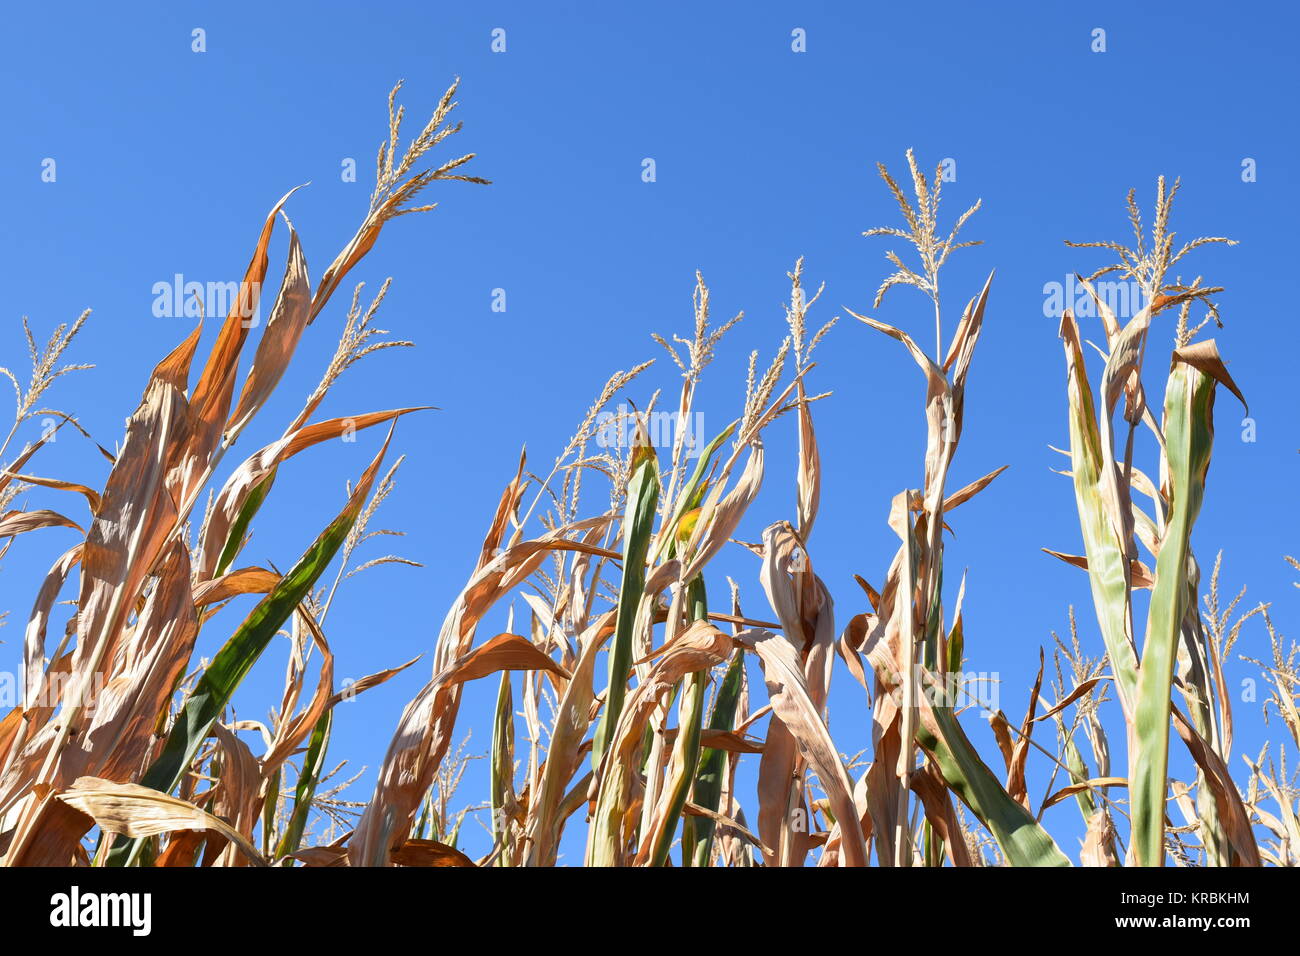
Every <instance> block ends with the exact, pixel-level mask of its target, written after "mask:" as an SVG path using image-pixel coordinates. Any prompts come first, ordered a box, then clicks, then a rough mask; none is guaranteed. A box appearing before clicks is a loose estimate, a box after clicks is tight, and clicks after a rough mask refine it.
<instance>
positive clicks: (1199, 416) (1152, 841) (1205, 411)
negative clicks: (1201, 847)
mask: <svg viewBox="0 0 1300 956" xmlns="http://www.w3.org/2000/svg"><path fill="white" fill-rule="evenodd" d="M1214 385H1215V381H1214V379H1213V378H1212V377H1211V376H1210V375H1207V374H1206V373H1205V372H1203V371H1202V370H1201V369H1199V368H1196V367H1195V366H1193V365H1191V364H1189V363H1187V362H1184V361H1181V360H1179V358H1178V355H1177V353H1175V360H1174V368H1173V371H1171V372H1170V374H1169V383H1168V385H1167V386H1166V389H1165V420H1164V432H1165V454H1166V458H1167V465H1168V476H1169V479H1168V480H1169V486H1170V499H1171V500H1170V507H1169V521H1168V525H1167V527H1166V530H1165V536H1164V539H1163V540H1162V541H1161V543H1160V554H1159V556H1158V557H1157V558H1156V571H1155V585H1154V586H1153V588H1152V590H1151V605H1150V608H1149V611H1148V614H1147V631H1146V642H1145V644H1144V645H1143V647H1142V666H1141V669H1140V672H1139V676H1138V688H1137V703H1136V707H1135V713H1134V733H1133V752H1132V755H1131V758H1130V770H1129V794H1130V799H1131V800H1132V813H1133V836H1132V847H1131V852H1132V855H1133V860H1134V862H1135V863H1137V864H1138V865H1139V866H1160V865H1162V864H1163V863H1164V857H1165V846H1164V835H1165V793H1166V789H1167V786H1168V781H1167V774H1168V769H1169V717H1170V701H1169V694H1170V687H1171V684H1172V682H1173V675H1174V661H1175V658H1176V656H1177V653H1178V641H1179V637H1180V634H1181V631H1182V622H1183V616H1184V614H1185V613H1186V611H1187V600H1188V596H1187V557H1188V550H1189V547H1190V543H1191V533H1192V525H1193V524H1194V523H1195V521H1196V516H1197V514H1198V513H1199V512H1200V509H1201V501H1202V499H1203V498H1204V496H1205V476H1206V472H1207V471H1208V470H1209V466H1210V453H1211V450H1212V448H1213V444H1214V413H1213V409H1214Z"/></svg>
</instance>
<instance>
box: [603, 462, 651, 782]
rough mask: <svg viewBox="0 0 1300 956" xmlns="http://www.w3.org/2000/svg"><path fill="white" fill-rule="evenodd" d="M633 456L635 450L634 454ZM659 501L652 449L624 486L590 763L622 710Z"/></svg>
mask: <svg viewBox="0 0 1300 956" xmlns="http://www.w3.org/2000/svg"><path fill="white" fill-rule="evenodd" d="M634 457H635V453H634ZM658 504H659V473H658V469H657V468H656V466H655V457H654V453H653V451H650V453H649V454H648V455H646V457H645V458H643V459H642V461H641V462H640V463H639V464H638V465H637V466H636V468H635V470H634V471H633V472H632V479H631V481H629V482H628V486H627V506H626V510H625V511H624V513H623V580H622V582H621V583H620V584H619V588H618V614H617V616H616V617H615V620H614V643H613V645H612V646H611V648H610V652H609V687H608V690H607V692H606V699H605V711H604V713H603V714H602V715H601V718H600V723H599V724H598V725H597V728H596V735H595V738H594V740H593V742H592V758H591V762H592V766H593V767H599V766H600V760H601V757H602V756H603V755H604V753H605V748H606V747H608V746H609V738H610V735H611V734H613V733H614V728H615V726H616V725H617V724H618V718H619V715H620V714H621V713H622V712H623V701H624V699H625V698H626V697H627V682H628V678H629V676H631V673H632V637H633V632H634V631H635V629H636V616H637V609H638V608H639V607H640V605H641V592H642V591H644V590H645V569H646V555H647V554H648V552H649V550H650V540H651V537H652V536H653V533H654V520H655V509H656V508H657V507H658Z"/></svg>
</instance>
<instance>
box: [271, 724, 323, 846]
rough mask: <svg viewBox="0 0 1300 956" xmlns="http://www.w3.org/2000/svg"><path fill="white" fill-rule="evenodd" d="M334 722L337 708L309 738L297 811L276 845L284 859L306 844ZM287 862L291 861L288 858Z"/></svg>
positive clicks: (296, 791) (295, 805) (295, 801)
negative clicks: (303, 841) (309, 821)
mask: <svg viewBox="0 0 1300 956" xmlns="http://www.w3.org/2000/svg"><path fill="white" fill-rule="evenodd" d="M333 722H334V711H333V709H332V708H331V709H330V710H327V711H325V713H323V714H321V716H320V719H319V720H318V721H316V726H315V727H313V728H312V731H311V739H310V740H309V741H308V742H307V753H306V755H305V756H304V757H303V758H302V772H301V773H300V774H299V775H298V784H297V786H295V787H294V792H293V811H292V812H291V813H290V814H289V822H288V823H287V824H286V825H285V828H284V835H283V836H282V837H281V838H280V845H279V847H277V848H276V856H277V857H279V858H281V859H283V858H285V857H287V856H289V855H290V854H291V853H296V852H297V851H298V848H299V846H300V845H301V844H302V835H303V832H304V831H305V830H306V829H307V816H308V814H309V813H310V812H311V802H312V799H313V798H314V797H315V796H316V786H317V785H318V784H319V783H320V772H321V767H322V766H323V764H324V763H325V751H326V749H327V748H328V747H329V739H330V728H331V726H332V724H333ZM285 865H286V866H287V865H289V863H288V862H287V861H286V864H285Z"/></svg>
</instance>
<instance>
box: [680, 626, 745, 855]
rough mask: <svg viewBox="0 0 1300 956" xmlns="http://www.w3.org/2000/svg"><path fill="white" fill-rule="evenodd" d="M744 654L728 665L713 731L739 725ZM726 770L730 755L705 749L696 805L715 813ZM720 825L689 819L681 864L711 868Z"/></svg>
mask: <svg viewBox="0 0 1300 956" xmlns="http://www.w3.org/2000/svg"><path fill="white" fill-rule="evenodd" d="M744 676H745V652H744V651H742V650H740V649H737V650H736V656H735V657H733V658H732V659H731V663H730V664H728V665H727V672H726V674H725V675H723V678H722V685H721V686H720V687H719V688H718V695H717V697H715V698H714V701H713V713H712V714H711V715H710V716H709V729H710V730H733V729H734V728H735V725H736V707H737V706H738V705H739V703H740V691H741V688H742V687H743V686H744ZM726 770H727V752H726V751H725V750H717V749H714V748H712V747H706V748H705V749H704V751H703V752H702V753H701V754H700V765H699V769H698V770H697V771H696V773H695V790H694V793H693V796H694V798H695V802H696V803H697V804H699V805H700V806H701V807H703V808H704V809H706V810H712V811H714V812H715V813H716V812H717V810H718V806H719V804H720V803H721V800H722V781H723V776H724V775H725V774H726ZM716 829H717V824H715V823H714V822H713V820H711V819H709V818H708V817H687V818H686V819H685V821H684V822H683V824H682V865H683V866H708V865H709V858H710V857H711V856H712V854H713V833H714V831H715V830H716Z"/></svg>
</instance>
